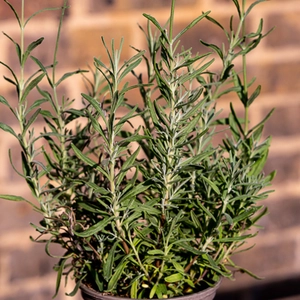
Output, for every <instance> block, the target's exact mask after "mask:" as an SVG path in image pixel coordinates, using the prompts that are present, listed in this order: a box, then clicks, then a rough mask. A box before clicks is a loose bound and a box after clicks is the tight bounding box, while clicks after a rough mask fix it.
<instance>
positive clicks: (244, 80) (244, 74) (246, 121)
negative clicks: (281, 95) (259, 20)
mask: <svg viewBox="0 0 300 300" xmlns="http://www.w3.org/2000/svg"><path fill="white" fill-rule="evenodd" d="M245 10H246V0H243V2H242V16H243V24H242V34H243V36H245V35H246V18H245ZM245 44H246V41H244V45H245ZM244 45H243V46H244ZM243 46H242V47H243ZM243 48H244V47H243ZM242 60H243V61H242V65H243V83H244V90H243V93H244V95H245V96H246V97H247V94H248V83H247V68H246V66H247V58H246V54H243V55H242ZM248 123H249V109H248V104H246V105H245V126H244V136H247V134H248Z"/></svg>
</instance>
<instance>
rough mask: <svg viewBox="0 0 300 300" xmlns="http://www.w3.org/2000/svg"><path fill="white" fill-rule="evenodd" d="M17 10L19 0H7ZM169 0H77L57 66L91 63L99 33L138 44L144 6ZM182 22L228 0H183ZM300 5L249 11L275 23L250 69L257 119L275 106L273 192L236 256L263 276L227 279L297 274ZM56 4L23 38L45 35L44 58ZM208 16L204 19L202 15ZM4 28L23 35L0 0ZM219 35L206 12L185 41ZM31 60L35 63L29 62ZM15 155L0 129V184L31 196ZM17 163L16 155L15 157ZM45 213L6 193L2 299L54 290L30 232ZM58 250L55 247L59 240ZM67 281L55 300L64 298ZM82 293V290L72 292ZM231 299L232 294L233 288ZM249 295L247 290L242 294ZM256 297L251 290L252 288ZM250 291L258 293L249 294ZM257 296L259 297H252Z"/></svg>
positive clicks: (0, 215) (72, 92)
mask: <svg viewBox="0 0 300 300" xmlns="http://www.w3.org/2000/svg"><path fill="white" fill-rule="evenodd" d="M10 2H11V3H12V4H14V5H15V7H16V9H17V11H20V3H21V1H20V0H10ZM25 2H26V15H29V14H30V13H33V12H34V11H36V10H37V9H41V8H44V7H47V6H52V7H55V6H60V5H61V4H62V2H63V1H62V0H41V1H35V0H27V1H25ZM170 2H171V1H170V0H150V1H149V0H84V1H82V0H72V1H70V9H69V10H68V13H67V16H66V20H65V23H64V31H63V35H62V42H61V48H60V51H59V55H58V60H59V62H60V69H59V70H60V71H59V72H61V73H63V72H64V71H66V70H75V69H77V68H78V67H81V68H85V67H86V65H87V63H89V64H91V63H92V59H93V57H94V56H97V57H98V56H101V55H104V51H103V47H102V46H101V41H100V36H101V35H103V36H104V37H105V39H106V40H107V41H108V42H109V41H110V39H111V38H112V37H113V38H114V39H115V40H116V41H119V39H120V38H121V37H124V38H125V43H124V47H123V49H124V51H123V54H122V58H123V59H126V58H128V57H129V55H131V54H133V50H131V49H130V48H129V45H134V46H135V47H136V48H145V43H144V39H143V35H142V33H141V32H140V30H139V29H138V27H137V23H139V24H141V25H144V24H145V20H144V19H143V17H142V16H141V14H142V13H143V12H147V13H149V14H152V15H155V16H156V17H157V18H158V19H159V20H161V21H164V20H166V18H167V17H168V10H169V4H170ZM177 2H178V3H177V4H178V9H177V12H176V22H177V25H176V28H178V30H179V29H180V28H182V27H183V26H184V25H186V24H187V23H188V22H189V21H190V20H191V19H192V18H194V17H196V16H197V15H198V14H200V13H201V12H202V11H205V10H212V16H214V17H216V18H217V19H219V20H221V21H222V20H223V19H224V18H228V16H230V15H231V13H232V12H233V10H232V8H233V5H232V4H231V2H232V1H231V0H177ZM299 13H300V5H299V0H284V1H280V0H271V1H268V2H266V3H262V4H260V6H259V8H257V9H256V10H255V13H253V14H252V17H251V19H250V24H249V26H251V28H253V29H254V28H255V27H256V26H257V24H258V21H259V19H260V18H261V17H263V18H264V20H265V23H264V24H265V27H266V29H269V28H271V27H273V26H276V30H275V32H273V33H272V34H271V35H270V36H269V37H268V38H267V39H266V40H264V41H263V43H262V44H261V46H260V47H259V48H258V49H257V50H256V51H255V52H254V53H253V54H251V55H250V57H249V62H250V64H251V66H250V72H251V73H253V74H255V76H256V77H257V82H258V83H260V84H262V95H261V97H260V102H259V103H257V104H256V106H255V107H254V109H253V110H252V112H251V113H252V117H253V120H254V121H258V120H259V119H260V118H261V117H262V116H263V115H264V114H265V113H266V112H268V111H269V110H270V109H271V108H273V107H276V111H275V113H274V115H273V117H272V119H271V120H270V122H269V123H268V125H267V126H266V132H265V134H266V135H269V134H272V135H273V144H272V148H271V152H270V160H269V163H268V166H267V170H272V169H277V170H278V175H277V177H276V179H275V184H274V188H275V189H276V192H275V193H274V194H272V195H271V196H270V198H269V200H267V201H266V204H267V205H268V207H269V211H270V213H269V215H268V216H266V217H265V218H264V220H263V221H262V225H264V227H265V229H264V230H263V231H262V232H261V233H260V235H259V236H258V237H257V238H255V241H254V242H255V243H256V244H257V246H256V247H255V248H254V249H253V250H252V251H251V252H248V254H246V255H243V256H237V259H236V260H237V262H238V263H240V264H243V266H246V267H249V268H250V269H251V270H252V271H254V272H256V273H257V274H258V275H260V276H263V277H266V279H265V281H264V282H263V283H262V282H259V283H258V282H256V281H254V280H253V279H251V278H249V277H247V276H246V275H240V276H237V281H236V282H227V281H225V282H223V284H222V289H221V290H223V291H227V290H229V289H236V288H237V286H238V287H239V288H240V287H243V286H244V287H246V288H247V287H250V286H253V285H254V284H265V283H270V282H274V281H277V280H283V279H285V278H291V277H297V276H300V230H299V229H300V218H299V212H300V151H299V149H300V129H299V116H300V101H299V100H300V52H299V49H300V18H299ZM58 17H59V13H58V12H57V11H51V12H45V13H43V14H41V15H39V16H38V17H37V18H36V19H33V21H32V22H31V23H30V24H29V25H28V27H27V29H26V30H27V32H26V36H27V42H29V41H32V40H35V39H37V38H39V37H41V36H44V37H45V41H44V43H43V45H42V46H41V48H40V50H39V51H38V50H36V51H35V52H34V55H35V56H37V57H39V59H40V60H42V61H43V62H44V63H45V64H49V63H51V62H52V56H51V55H50V54H51V53H52V50H53V44H54V39H55V31H56V30H55V28H56V27H57V23H58V22H57V21H58ZM201 24H202V25H201ZM0 30H1V31H4V32H6V33H8V34H9V35H11V36H13V37H15V38H16V39H17V38H18V28H17V26H16V22H15V20H14V18H13V14H12V12H11V11H10V10H9V9H8V7H7V5H6V4H5V3H4V1H3V0H1V1H0ZM200 38H201V39H204V40H206V41H207V40H208V41H210V42H219V41H220V39H221V33H220V31H219V30H218V28H216V27H212V26H210V25H209V24H207V23H205V21H203V22H202V23H200V25H199V26H198V27H197V28H196V29H193V30H192V31H191V32H189V33H188V34H187V36H185V37H184V38H183V42H184V43H185V44H186V45H187V46H192V47H193V48H194V49H195V51H198V50H199V51H201V50H202V49H203V48H201V47H200V46H199V43H198V41H199V39H200ZM0 60H1V61H4V62H6V63H8V64H9V65H10V66H13V67H16V68H17V63H16V57H15V54H14V46H13V45H12V44H11V43H10V42H9V40H8V39H7V38H5V37H4V36H3V35H0ZM30 68H32V66H30V65H29V67H28V70H30ZM3 74H6V72H5V70H4V68H2V67H1V68H0V75H1V79H0V89H1V94H4V95H5V96H6V97H7V99H9V101H11V102H12V103H13V102H14V101H16V100H15V99H14V91H13V89H12V88H11V87H10V86H9V85H8V84H7V83H6V82H5V81H4V80H3V79H2V75H3ZM82 86H83V85H82V80H81V78H80V76H77V77H73V79H72V80H71V81H69V82H68V85H67V86H65V90H64V91H63V92H64V93H65V94H67V95H68V96H70V97H78V95H79V94H80V92H81V88H82ZM0 121H2V122H8V123H9V124H10V125H11V126H14V124H13V123H12V121H10V115H9V113H8V112H7V111H5V110H4V109H3V107H1V110H0ZM9 148H12V149H13V157H15V158H16V159H18V149H17V146H16V142H15V140H13V139H12V138H11V137H10V135H8V134H6V133H4V132H0V193H17V194H20V195H23V196H24V197H26V196H28V197H30V194H29V192H28V190H27V187H26V186H25V185H24V183H23V181H22V179H21V178H19V177H18V176H17V175H16V174H15V172H14V171H13V170H12V168H11V166H10V164H9V161H8V159H7V155H8V154H7V152H8V149H9ZM16 165H17V166H18V165H19V164H18V161H17V163H16ZM38 220H39V216H38V215H37V214H36V213H34V212H32V211H31V209H30V208H29V207H28V206H27V205H26V204H23V203H21V204H20V203H10V202H5V201H0V300H10V299H18V300H31V299H33V300H34V299H39V300H48V299H50V298H51V296H52V293H53V291H54V286H55V275H56V274H55V273H54V271H52V263H53V260H52V259H50V258H48V257H47V256H46V255H45V254H44V250H43V247H42V245H41V246H40V245H37V244H33V243H32V242H30V240H29V238H28V237H29V235H34V231H33V230H32V229H31V227H30V225H29V223H30V222H37V221H38ZM54 251H55V249H54ZM68 290H70V289H66V290H62V291H61V293H60V294H59V296H58V298H57V299H58V300H62V299H66V296H65V295H64V293H65V292H66V291H68ZM76 299H79V297H78V298H76ZM228 299H229V298H228ZM243 299H246V298H243ZM247 299H250V298H247ZM251 299H252V298H251ZM253 299H258V298H253Z"/></svg>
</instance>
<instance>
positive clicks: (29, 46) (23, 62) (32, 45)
mask: <svg viewBox="0 0 300 300" xmlns="http://www.w3.org/2000/svg"><path fill="white" fill-rule="evenodd" d="M43 40H44V38H43V37H42V38H39V39H38V40H36V41H34V42H32V43H31V44H29V45H28V47H27V49H26V51H25V53H24V54H23V57H22V66H24V64H25V62H26V61H27V58H28V56H29V55H30V53H31V51H32V50H34V49H35V48H36V47H37V46H39V45H40V44H41V43H42V42H43Z"/></svg>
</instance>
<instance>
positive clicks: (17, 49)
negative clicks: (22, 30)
mask: <svg viewBox="0 0 300 300" xmlns="http://www.w3.org/2000/svg"><path fill="white" fill-rule="evenodd" d="M3 34H4V35H5V36H6V37H7V38H8V39H9V40H10V41H12V42H13V43H14V45H15V48H16V52H17V55H18V58H19V63H20V65H21V64H22V58H21V55H22V53H21V47H20V45H19V44H18V43H17V42H15V41H14V39H13V38H11V37H10V36H9V35H8V34H6V33H5V32H3Z"/></svg>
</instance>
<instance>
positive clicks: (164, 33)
mask: <svg viewBox="0 0 300 300" xmlns="http://www.w3.org/2000/svg"><path fill="white" fill-rule="evenodd" d="M143 16H144V17H145V18H146V19H148V20H149V21H150V22H151V23H153V24H154V25H155V27H156V28H157V29H158V30H159V31H160V33H161V35H162V36H163V38H164V39H165V40H166V41H168V40H169V39H168V36H167V34H166V31H165V29H163V28H162V27H161V26H160V24H159V23H158V21H157V20H156V19H155V18H154V17H152V16H150V15H147V14H143Z"/></svg>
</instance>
